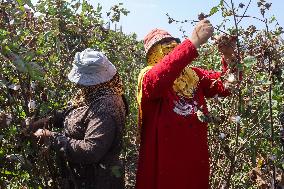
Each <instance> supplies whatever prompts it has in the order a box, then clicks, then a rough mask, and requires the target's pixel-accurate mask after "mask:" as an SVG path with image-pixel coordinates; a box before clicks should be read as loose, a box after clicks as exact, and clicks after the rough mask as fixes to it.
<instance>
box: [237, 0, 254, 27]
mask: <svg viewBox="0 0 284 189" xmlns="http://www.w3.org/2000/svg"><path fill="white" fill-rule="evenodd" d="M250 3H251V0H250V1H249V3H248V5H247V7H246V10H245V12H244V13H243V16H242V17H241V19H240V20H239V21H238V24H239V23H240V22H241V21H242V19H243V18H244V16H245V14H246V12H247V10H248V8H249V6H250Z"/></svg>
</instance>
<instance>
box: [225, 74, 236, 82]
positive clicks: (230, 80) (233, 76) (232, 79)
mask: <svg viewBox="0 0 284 189" xmlns="http://www.w3.org/2000/svg"><path fill="white" fill-rule="evenodd" d="M235 80H236V78H235V75H234V74H229V75H228V78H227V81H228V82H230V83H233V82H234V81H235Z"/></svg>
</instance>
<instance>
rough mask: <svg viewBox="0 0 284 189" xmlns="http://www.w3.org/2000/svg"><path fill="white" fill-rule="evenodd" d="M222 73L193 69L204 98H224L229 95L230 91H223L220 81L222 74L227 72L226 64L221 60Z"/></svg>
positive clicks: (223, 87)
mask: <svg viewBox="0 0 284 189" xmlns="http://www.w3.org/2000/svg"><path fill="white" fill-rule="evenodd" d="M221 63H222V72H216V71H212V70H203V69H201V68H193V69H194V71H195V72H196V73H197V75H198V77H199V82H200V86H201V88H202V90H203V94H204V96H205V97H206V98H212V97H214V96H216V95H218V96H220V97H225V96H229V95H230V91H229V90H228V89H225V86H224V85H223V82H222V81H221V76H222V74H225V73H226V72H227V71H228V64H227V63H226V62H225V60H224V59H223V58H222V61H221Z"/></svg>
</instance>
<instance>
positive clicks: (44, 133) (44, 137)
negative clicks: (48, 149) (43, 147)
mask: <svg viewBox="0 0 284 189" xmlns="http://www.w3.org/2000/svg"><path fill="white" fill-rule="evenodd" d="M51 135H52V132H51V131H49V130H47V129H38V130H37V131H36V132H35V133H34V136H35V137H36V138H37V139H38V140H39V142H40V143H46V142H49V138H50V137H51Z"/></svg>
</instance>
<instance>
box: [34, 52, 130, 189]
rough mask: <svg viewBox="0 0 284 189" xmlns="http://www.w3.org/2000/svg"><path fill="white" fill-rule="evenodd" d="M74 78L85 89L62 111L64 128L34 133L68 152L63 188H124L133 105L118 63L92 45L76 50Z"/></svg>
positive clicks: (56, 147) (70, 75) (69, 75)
mask: <svg viewBox="0 0 284 189" xmlns="http://www.w3.org/2000/svg"><path fill="white" fill-rule="evenodd" d="M68 79H69V80H70V81H71V82H74V83H76V84H77V86H78V88H79V92H78V94H77V95H76V97H75V98H74V99H73V103H72V105H73V106H72V107H73V108H72V109H71V110H69V111H68V112H67V113H65V115H64V116H63V117H62V124H63V126H64V132H63V133H57V132H51V131H49V130H46V129H39V130H37V131H36V132H35V133H34V134H35V135H36V136H37V137H42V138H44V139H49V140H50V142H51V146H52V148H53V149H55V150H58V151H60V152H62V154H64V156H65V157H66V159H67V161H68V164H69V166H70V168H71V169H70V171H69V172H68V174H67V175H68V178H67V179H65V180H67V181H68V182H65V186H62V188H80V189H81V188H98V189H121V188H124V181H123V180H124V178H123V175H124V170H123V164H122V162H121V160H120V159H119V155H120V152H121V149H122V134H123V128H124V124H125V116H126V111H127V110H126V109H127V108H126V103H125V101H124V98H123V90H122V83H121V80H120V78H119V76H118V74H117V70H116V68H115V67H114V65H113V64H112V63H111V62H110V61H109V60H108V59H107V58H106V57H105V55H104V54H103V53H101V52H98V51H95V50H93V49H86V50H84V51H82V52H80V53H77V54H76V55H75V60H74V64H73V68H72V70H71V72H70V73H69V74H68ZM53 120H54V119H53ZM56 120H58V118H56ZM59 120H60V119H59ZM57 123H58V121H57ZM59 123H60V122H59Z"/></svg>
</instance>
